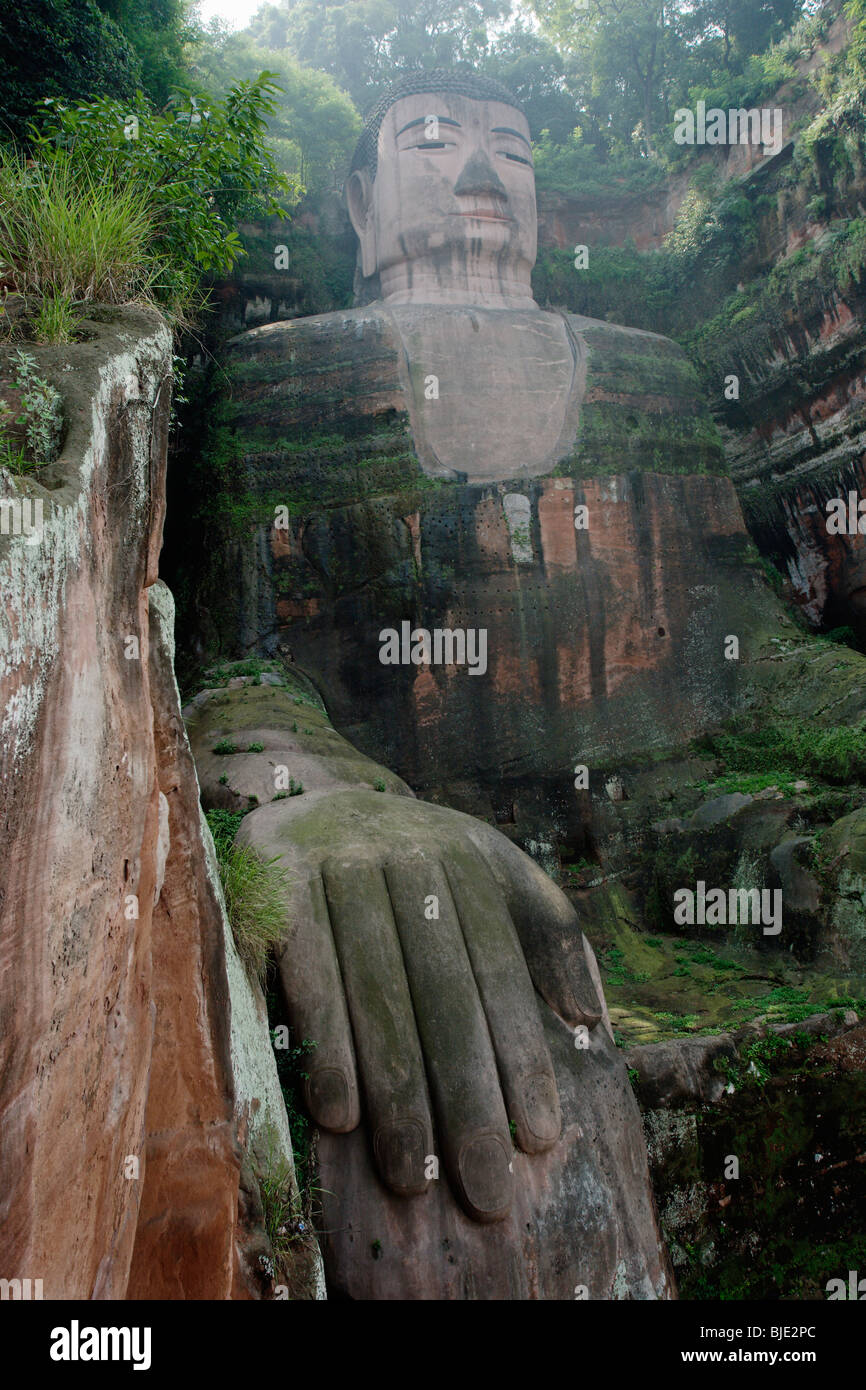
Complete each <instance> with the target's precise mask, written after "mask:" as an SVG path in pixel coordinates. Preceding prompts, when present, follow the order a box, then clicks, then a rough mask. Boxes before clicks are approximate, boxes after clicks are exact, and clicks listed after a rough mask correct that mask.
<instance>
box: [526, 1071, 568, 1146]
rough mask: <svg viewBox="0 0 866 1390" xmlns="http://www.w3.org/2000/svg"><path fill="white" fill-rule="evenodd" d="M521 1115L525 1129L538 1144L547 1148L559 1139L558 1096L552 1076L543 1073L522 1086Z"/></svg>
mask: <svg viewBox="0 0 866 1390" xmlns="http://www.w3.org/2000/svg"><path fill="white" fill-rule="evenodd" d="M523 1113H524V1115H525V1117H526V1127H527V1129H528V1130H529V1132H530V1134H531V1135H532V1136H533V1137H534V1138H535V1139H537V1140H538V1141H539V1143H541V1144H543V1145H545V1146H546V1147H549V1146H550V1145H551V1144H555V1143H556V1141H557V1139H558V1138H559V1133H560V1129H561V1127H562V1118H561V1115H560V1111H559V1095H558V1093H557V1090H556V1082H555V1081H554V1080H553V1077H552V1076H546V1075H545V1074H544V1073H543V1072H542V1073H539V1074H538V1075H536V1076H530V1077H529V1078H528V1079H527V1080H526V1081H525V1082H524V1084H523Z"/></svg>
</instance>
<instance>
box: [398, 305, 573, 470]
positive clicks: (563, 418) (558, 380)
mask: <svg viewBox="0 0 866 1390" xmlns="http://www.w3.org/2000/svg"><path fill="white" fill-rule="evenodd" d="M390 314H391V316H392V319H393V322H394V324H395V327H396V330H397V338H398V343H399V345H400V348H401V357H402V362H401V367H402V371H403V373H404V379H405V384H406V389H407V394H408V398H409V414H410V420H411V424H412V430H413V433H414V436H415V445H416V449H417V452H418V455H419V458H420V459H421V463H422V466H423V467H424V469H425V471H426V472H429V473H430V474H432V475H438V476H449V475H451V474H453V473H460V474H465V475H466V478H467V480H468V481H469V482H480V481H484V480H485V479H488V478H489V479H491V480H492V479H508V478H517V477H536V476H538V475H540V474H543V473H546V472H549V471H550V469H551V468H552V466H553V465H554V464H555V463H556V461H557V459H558V458H560V457H562V455H563V454H564V453H565V452H566V451H567V446H568V445H569V444H570V443H571V441H572V440H573V438H574V435H575V433H576V430H577V415H578V405H579V399H580V394H581V386H582V381H583V370H582V369H583V363H582V356H581V352H580V347H579V345H578V343H577V342H576V341H575V340H574V339H572V337H571V336H570V334H569V333H568V330H567V328H566V325H565V323H564V321H563V319H562V318H561V317H560V316H559V315H558V314H551V313H544V312H542V311H541V310H503V309H495V310H492V309H468V308H467V309H463V308H444V307H433V306H426V305H411V306H403V307H399V308H394V309H391V310H390Z"/></svg>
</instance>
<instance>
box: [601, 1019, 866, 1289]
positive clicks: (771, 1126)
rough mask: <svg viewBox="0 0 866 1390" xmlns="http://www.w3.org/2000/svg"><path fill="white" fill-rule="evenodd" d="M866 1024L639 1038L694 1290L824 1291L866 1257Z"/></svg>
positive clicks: (659, 1181)
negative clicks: (865, 1216)
mask: <svg viewBox="0 0 866 1390" xmlns="http://www.w3.org/2000/svg"><path fill="white" fill-rule="evenodd" d="M864 1060H866V1029H864V1027H863V1024H862V1021H861V1020H858V1017H857V1014H856V1013H854V1012H853V1011H850V1010H849V1011H844V1012H843V1010H841V1009H840V1010H837V1011H836V1012H835V1013H834V1014H832V1015H828V1014H823V1015H816V1016H813V1017H811V1018H808V1019H806V1020H804V1021H803V1022H802V1023H798V1024H787V1025H783V1026H774V1027H773V1028H763V1027H756V1026H753V1027H751V1028H745V1029H739V1030H737V1032H736V1033H733V1034H722V1035H720V1036H718V1037H715V1038H706V1039H697V1038H696V1039H690V1040H683V1041H682V1042H675V1043H658V1044H654V1045H650V1046H646V1047H636V1048H632V1049H631V1050H630V1051H629V1053H628V1061H629V1065H630V1066H631V1067H632V1068H633V1069H634V1072H635V1073H636V1078H635V1080H636V1087H637V1093H638V1099H639V1102H640V1106H641V1110H642V1112H643V1122H644V1129H645V1132H646V1137H647V1145H648V1149H649V1155H650V1163H651V1166H652V1170H653V1182H654V1187H655V1191H656V1194H657V1198H658V1203H659V1212H660V1219H661V1223H662V1228H663V1230H664V1232H665V1236H666V1239H667V1241H668V1245H669V1249H670V1252H671V1257H672V1259H673V1262H674V1265H675V1267H676V1271H677V1277H678V1280H679V1282H680V1293H681V1296H682V1297H684V1298H698V1299H712V1300H717V1299H720V1298H721V1299H743V1298H755V1299H780V1298H781V1299H824V1298H826V1297H827V1283H828V1281H829V1280H830V1279H838V1278H841V1279H843V1280H844V1281H847V1278H848V1270H849V1269H850V1268H856V1267H857V1265H858V1262H860V1261H861V1260H862V1251H863V1245H864V1243H863V1239H862V1236H861V1235H860V1234H859V1232H860V1230H861V1227H862V1221H861V1218H860V1213H861V1211H862V1206H863V1201H864V1198H866V1173H864V1165H863V1162H862V1158H861V1155H862V1150H863V1143H864V1123H863V1115H864V1100H866V1094H864V1093H866V1072H864Z"/></svg>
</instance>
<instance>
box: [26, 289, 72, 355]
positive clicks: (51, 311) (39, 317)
mask: <svg viewBox="0 0 866 1390" xmlns="http://www.w3.org/2000/svg"><path fill="white" fill-rule="evenodd" d="M80 321H81V315H80V314H79V313H78V311H77V310H76V308H75V301H74V300H73V298H72V296H71V295H69V294H56V293H52V294H47V295H46V296H45V298H44V299H43V300H42V303H41V304H40V306H39V310H38V312H37V313H36V315H35V316H34V319H33V337H34V338H35V339H36V342H37V343H71V342H72V339H73V336H74V334H75V330H76V328H77V327H78V325H79V323H80Z"/></svg>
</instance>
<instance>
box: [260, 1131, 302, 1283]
mask: <svg viewBox="0 0 866 1390" xmlns="http://www.w3.org/2000/svg"><path fill="white" fill-rule="evenodd" d="M291 1133H292V1144H293V1147H294V1146H295V1131H294V1127H291ZM266 1138H267V1144H266V1149H265V1153H264V1155H263V1157H260V1158H259V1159H258V1161H257V1162H256V1165H255V1170H256V1178H257V1181H258V1184H259V1195H260V1196H261V1201H262V1211H263V1214H264V1225H265V1231H266V1232H267V1237H268V1240H269V1241H270V1244H271V1249H272V1250H273V1252H274V1270H273V1274H274V1283H275V1284H278V1285H279V1284H283V1285H285V1286H286V1288H287V1289H288V1292H289V1297H290V1298H298V1297H300V1298H309V1297H310V1296H311V1292H312V1288H311V1285H312V1276H313V1272H314V1268H315V1263H316V1253H317V1246H316V1237H315V1229H314V1225H313V1211H312V1207H313V1201H314V1196H315V1191H316V1189H313V1188H312V1186H308V1187H306V1188H305V1189H304V1190H303V1191H301V1190H299V1185H298V1180H299V1179H300V1173H299V1172H298V1167H297V1155H296V1157H295V1174H294V1175H293V1173H292V1168H291V1165H290V1163H289V1162H288V1159H287V1158H286V1157H285V1155H284V1154H283V1153H282V1152H281V1151H280V1149H279V1147H278V1144H277V1142H276V1138H275V1136H274V1134H273V1132H272V1131H270V1130H269V1131H268V1132H267V1136H266ZM296 1179H297V1180H296Z"/></svg>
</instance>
